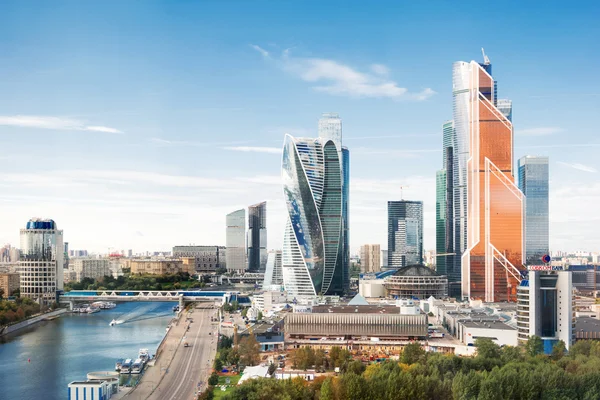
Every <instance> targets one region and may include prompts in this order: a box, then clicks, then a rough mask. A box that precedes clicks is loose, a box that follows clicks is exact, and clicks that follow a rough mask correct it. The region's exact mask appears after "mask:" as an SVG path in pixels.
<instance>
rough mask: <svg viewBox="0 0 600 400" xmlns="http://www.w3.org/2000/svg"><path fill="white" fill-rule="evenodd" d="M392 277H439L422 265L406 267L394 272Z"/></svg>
mask: <svg viewBox="0 0 600 400" xmlns="http://www.w3.org/2000/svg"><path fill="white" fill-rule="evenodd" d="M394 276H441V275H439V274H438V273H437V272H435V271H434V270H432V269H431V268H427V267H426V266H424V265H422V264H414V265H407V266H406V267H402V268H400V269H398V270H397V271H396V272H394Z"/></svg>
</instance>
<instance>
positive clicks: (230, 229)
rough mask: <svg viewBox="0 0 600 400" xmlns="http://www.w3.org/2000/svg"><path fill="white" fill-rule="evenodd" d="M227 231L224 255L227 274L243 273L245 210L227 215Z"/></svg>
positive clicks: (244, 263) (244, 265) (244, 268)
mask: <svg viewBox="0 0 600 400" xmlns="http://www.w3.org/2000/svg"><path fill="white" fill-rule="evenodd" d="M226 222H227V231H226V237H225V241H226V247H227V253H226V255H225V258H226V263H227V271H228V272H243V271H245V270H246V267H247V265H246V210H244V209H243V208H242V209H241V210H237V211H234V212H232V213H230V214H227V220H226Z"/></svg>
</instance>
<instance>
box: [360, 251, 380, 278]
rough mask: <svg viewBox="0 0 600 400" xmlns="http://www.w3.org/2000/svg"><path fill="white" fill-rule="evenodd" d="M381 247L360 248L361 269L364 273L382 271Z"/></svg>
mask: <svg viewBox="0 0 600 400" xmlns="http://www.w3.org/2000/svg"><path fill="white" fill-rule="evenodd" d="M380 257H381V246H380V245H378V244H363V245H362V246H360V269H361V271H362V272H366V273H368V272H379V271H381V259H380Z"/></svg>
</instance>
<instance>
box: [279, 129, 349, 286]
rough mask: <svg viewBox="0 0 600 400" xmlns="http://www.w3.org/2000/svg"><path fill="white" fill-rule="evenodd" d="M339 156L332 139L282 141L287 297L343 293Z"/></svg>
mask: <svg viewBox="0 0 600 400" xmlns="http://www.w3.org/2000/svg"><path fill="white" fill-rule="evenodd" d="M340 153H341V152H338V149H337V147H336V144H335V143H334V141H333V140H331V139H326V138H316V139H312V138H294V137H293V136H290V135H286V136H285V140H284V146H283V160H282V178H283V191H284V198H285V201H286V205H287V211H288V220H287V223H286V229H285V235H284V241H283V252H282V270H283V280H284V286H285V289H286V290H287V291H288V293H289V294H290V295H291V296H295V297H312V296H315V295H319V294H341V293H342V291H343V279H344V273H343V258H344V257H343V250H344V249H343V238H342V233H343V218H342V208H343V207H342V167H341V160H340V158H339V156H338V154H340Z"/></svg>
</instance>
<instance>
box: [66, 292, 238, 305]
mask: <svg viewBox="0 0 600 400" xmlns="http://www.w3.org/2000/svg"><path fill="white" fill-rule="evenodd" d="M237 297H238V293H237V292H221V291H213V292H208V291H206V292H205V291H189V290H72V291H70V292H64V293H61V294H60V295H59V300H58V302H59V303H64V304H69V305H70V307H71V309H72V308H73V305H74V303H76V302H82V301H85V302H95V301H113V302H117V301H119V302H120V301H177V302H179V305H180V306H183V304H184V303H185V302H186V301H212V302H216V301H221V302H222V304H225V303H229V302H230V301H234V300H237Z"/></svg>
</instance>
